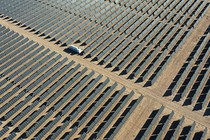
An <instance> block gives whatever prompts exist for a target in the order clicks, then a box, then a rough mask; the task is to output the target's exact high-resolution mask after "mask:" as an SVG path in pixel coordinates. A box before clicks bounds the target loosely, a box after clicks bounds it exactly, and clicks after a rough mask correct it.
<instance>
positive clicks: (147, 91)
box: [0, 16, 210, 128]
mask: <svg viewBox="0 0 210 140" xmlns="http://www.w3.org/2000/svg"><path fill="white" fill-rule="evenodd" d="M208 19H209V17H207V16H205V17H204V18H203V19H202V20H201V22H200V23H199V25H198V26H197V28H196V30H194V31H193V32H192V34H191V35H190V36H189V38H191V39H192V38H194V37H195V36H200V34H202V33H203V32H200V30H203V23H205V22H206V23H208V22H209V21H207V20H208ZM0 24H2V25H3V26H5V27H7V28H10V29H11V30H13V31H15V32H18V33H19V34H21V35H23V36H25V37H28V38H29V39H31V40H34V41H35V42H38V43H39V44H40V45H43V46H45V47H46V48H50V49H51V50H53V51H56V52H58V53H60V54H61V55H63V56H65V57H67V58H69V59H70V60H74V61H76V62H78V63H80V64H82V65H84V66H86V67H87V68H89V69H92V70H94V71H96V72H98V73H101V74H102V75H104V76H106V77H109V78H110V79H112V80H114V81H116V82H118V83H119V84H122V85H124V86H126V87H127V88H129V89H132V90H135V91H136V93H141V94H144V96H145V97H148V98H151V99H153V100H155V101H157V102H159V103H160V104H162V105H164V106H166V107H167V108H169V109H171V110H174V111H175V112H176V113H179V114H180V115H184V116H185V117H187V118H189V119H191V120H193V121H196V122H197V123H199V124H201V125H203V126H206V127H208V128H210V118H208V117H203V114H202V113H200V112H192V111H191V110H190V109H188V108H185V107H182V106H181V105H179V104H177V103H174V102H171V101H169V100H168V99H164V98H162V97H161V96H160V95H161V93H162V90H158V89H156V88H143V87H142V86H141V85H139V84H135V83H134V82H132V81H129V80H127V79H125V78H123V77H120V76H118V75H116V74H114V73H112V72H110V71H109V70H106V69H104V68H103V67H100V66H98V65H96V64H94V63H92V62H90V61H88V60H85V59H83V58H82V57H80V56H77V55H74V56H72V55H69V54H67V53H65V52H64V51H63V50H64V48H60V47H59V46H57V45H55V44H53V43H51V42H48V41H47V40H44V39H42V38H40V37H38V36H37V35H34V34H33V33H32V32H29V31H27V30H25V29H24V28H20V27H19V26H17V25H15V24H12V23H10V22H8V21H6V20H3V19H0ZM205 25H206V26H207V24H205ZM201 27H202V28H201ZM198 28H199V29H198ZM200 28H201V29H200ZM204 28H205V27H204ZM198 31H199V34H198ZM196 40H197V39H196ZM196 40H195V42H196ZM190 41H191V40H190V39H189V40H187V41H186V44H187V43H188V42H190ZM184 45H185V44H184ZM192 45H193V42H191V45H189V46H186V48H185V49H186V51H189V50H190V47H191V46H192ZM183 53H186V52H182V53H179V54H177V55H176V56H175V57H176V58H180V59H179V60H176V61H177V62H179V65H180V66H179V67H175V66H174V64H173V63H174V62H172V63H171V64H170V65H169V66H168V67H167V69H166V70H165V71H164V76H166V77H170V79H168V81H171V80H172V79H173V75H175V74H176V73H177V71H178V69H179V68H180V67H181V65H182V63H183V62H184V61H185V59H186V58H187V56H186V58H183V57H180V56H182V55H183ZM176 58H175V59H176ZM180 63H181V64H180ZM171 68H174V69H173V71H171ZM163 79H164V78H163ZM159 82H160V83H158V84H160V85H161V86H163V87H165V88H163V90H165V89H166V88H167V85H164V84H163V83H168V82H167V81H164V80H161V79H159ZM156 87H157V85H156ZM160 88H161V89H162V87H160V86H159V89H160Z"/></svg>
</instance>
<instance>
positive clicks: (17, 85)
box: [0, 26, 143, 139]
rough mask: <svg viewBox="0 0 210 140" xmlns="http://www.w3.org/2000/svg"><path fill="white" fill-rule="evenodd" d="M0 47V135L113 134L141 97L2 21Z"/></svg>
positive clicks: (54, 136) (66, 135)
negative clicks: (22, 34) (12, 28)
mask: <svg viewBox="0 0 210 140" xmlns="http://www.w3.org/2000/svg"><path fill="white" fill-rule="evenodd" d="M0 50H1V51H0V55H1V57H0V75H1V80H0V85H1V89H0V102H1V103H0V112H1V113H0V114H1V115H0V116H1V117H0V124H1V125H0V139H4V138H6V139H32V138H34V139H41V138H42V139H69V138H79V137H87V138H88V137H90V135H94V136H95V137H98V138H102V136H104V135H106V132H107V131H111V133H109V134H110V136H115V134H117V132H118V131H119V130H120V129H121V127H122V126H123V125H124V123H126V120H127V119H128V118H129V116H130V115H131V114H132V112H133V111H134V109H135V108H136V107H137V105H139V103H140V102H141V100H142V99H143V96H140V95H135V94H134V92H133V91H130V90H128V89H126V88H125V87H124V86H121V85H118V84H117V83H114V82H113V81H111V80H110V79H109V78H106V77H104V76H102V75H100V74H97V73H95V72H94V71H92V70H89V69H87V68H86V67H83V66H81V65H80V64H77V63H75V62H74V61H69V60H68V59H67V58H63V57H62V56H61V55H60V54H57V53H56V52H53V51H51V50H50V49H46V48H45V47H43V46H40V45H39V44H37V43H35V42H34V41H30V40H29V39H28V38H25V37H23V36H21V35H19V34H18V33H15V32H14V31H11V30H9V29H6V28H5V27H3V26H0ZM86 134H88V135H86Z"/></svg>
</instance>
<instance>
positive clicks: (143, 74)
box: [1, 0, 209, 86]
mask: <svg viewBox="0 0 210 140" xmlns="http://www.w3.org/2000/svg"><path fill="white" fill-rule="evenodd" d="M12 1H13V3H14V4H17V6H16V8H15V9H14V8H13V7H12V6H11V5H8V1H3V2H2V3H3V4H4V5H5V6H4V8H2V9H1V11H2V13H3V14H5V15H7V16H9V17H11V18H12V19H14V20H17V21H18V22H21V24H24V25H26V26H27V27H30V28H32V29H33V30H35V31H37V33H39V32H40V33H43V34H44V35H47V36H48V37H50V39H52V40H56V41H57V43H62V44H65V45H70V44H71V43H79V44H80V45H81V46H84V47H85V49H84V52H83V53H84V57H85V58H91V59H90V60H93V61H97V62H98V64H99V65H104V66H105V67H111V69H112V71H116V73H117V74H120V75H125V76H126V77H127V78H128V79H132V80H134V81H136V82H144V84H145V86H150V85H152V84H153V83H154V82H155V81H156V79H157V78H158V77H159V75H160V74H161V73H162V71H163V70H164V67H165V66H166V65H167V63H169V62H170V60H171V58H173V54H174V53H175V52H176V51H178V50H179V48H180V47H181V46H182V44H183V43H184V41H185V39H186V38H187V37H188V35H189V34H190V32H191V31H192V29H193V27H194V26H196V24H197V23H198V21H199V20H200V19H201V17H202V15H204V14H205V12H206V11H207V9H208V8H209V3H207V1H195V0H190V1H169V0H161V1H155V0H151V1H144V2H141V3H140V2H138V3H137V4H135V5H136V6H138V5H139V6H140V8H135V6H134V7H133V8H125V10H122V7H121V8H118V9H117V10H118V11H119V12H116V11H115V14H113V13H109V14H108V15H107V18H106V19H103V20H101V21H100V22H99V23H98V21H95V22H93V21H90V20H85V18H84V17H83V16H80V17H78V16H75V15H73V14H69V13H67V12H66V11H68V10H65V6H64V5H65V4H66V3H71V2H69V1H65V2H64V3H65V4H62V2H56V1H54V0H52V1H44V2H43V1H42V2H41V1H28V2H19V1H16V0H12ZM76 3H77V2H76ZM78 3H80V4H82V1H78ZM59 4H61V5H59ZM71 4H72V3H71ZM111 4H112V3H111ZM55 5H56V7H55ZM94 5H95V6H96V7H97V6H98V5H97V4H96V3H95V1H94V3H93V5H92V6H93V7H94ZM44 6H45V7H47V8H48V9H46V8H41V7H44ZM51 6H52V7H51ZM63 6H64V7H63ZM38 7H39V8H38ZM60 8H61V9H60ZM32 9H33V10H34V11H33V10H32ZM73 9H74V8H72V10H73ZM99 9H100V8H99ZM120 9H121V10H120ZM171 9H173V10H171ZM115 10H116V9H115ZM19 12H20V13H21V14H17V13H19ZM28 12H31V13H32V14H33V17H34V18H31V15H29V14H28ZM68 12H70V11H68ZM55 13H56V14H55ZM58 13H65V14H64V16H62V18H60V17H61V15H59V14H58ZM136 13H138V14H136Z"/></svg>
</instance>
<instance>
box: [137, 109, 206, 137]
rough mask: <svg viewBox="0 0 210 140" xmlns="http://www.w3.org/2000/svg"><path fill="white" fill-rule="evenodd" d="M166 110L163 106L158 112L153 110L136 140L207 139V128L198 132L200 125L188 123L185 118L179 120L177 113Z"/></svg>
mask: <svg viewBox="0 0 210 140" xmlns="http://www.w3.org/2000/svg"><path fill="white" fill-rule="evenodd" d="M164 110H165V108H164V107H163V106H162V107H161V108H159V109H157V110H153V111H152V112H151V113H150V115H149V117H148V118H147V120H146V121H145V122H144V124H143V126H142V127H141V128H140V129H139V132H138V134H137V135H136V137H135V139H136V140H139V139H151V140H155V139H164V140H168V139H173V140H176V139H180V140H181V139H183V140H189V139H193V140H201V139H203V140H204V139H207V137H208V136H207V131H208V129H207V128H202V129H201V130H196V129H197V128H196V127H198V124H197V123H195V122H190V123H189V122H188V119H187V118H185V117H184V116H183V117H181V118H180V117H179V118H177V117H176V115H175V113H174V112H173V111H171V112H170V113H164Z"/></svg>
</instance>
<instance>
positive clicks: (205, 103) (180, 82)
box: [164, 26, 210, 115]
mask: <svg viewBox="0 0 210 140" xmlns="http://www.w3.org/2000/svg"><path fill="white" fill-rule="evenodd" d="M209 46H210V26H208V28H207V29H206V31H205V33H204V34H203V36H202V37H201V38H200V40H199V41H198V43H197V44H196V45H195V46H194V48H193V51H192V52H191V54H190V55H189V57H188V58H187V60H186V62H185V63H184V64H183V65H182V67H181V69H180V70H179V72H178V74H177V75H176V77H175V78H174V79H173V82H172V83H171V84H170V86H169V87H168V90H167V91H166V92H165V94H164V96H171V98H173V99H172V100H173V101H176V102H181V101H183V105H184V106H186V105H191V106H193V110H206V111H205V114H204V115H210V101H209V97H210V77H209V76H210V67H209V66H210V47H209Z"/></svg>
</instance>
